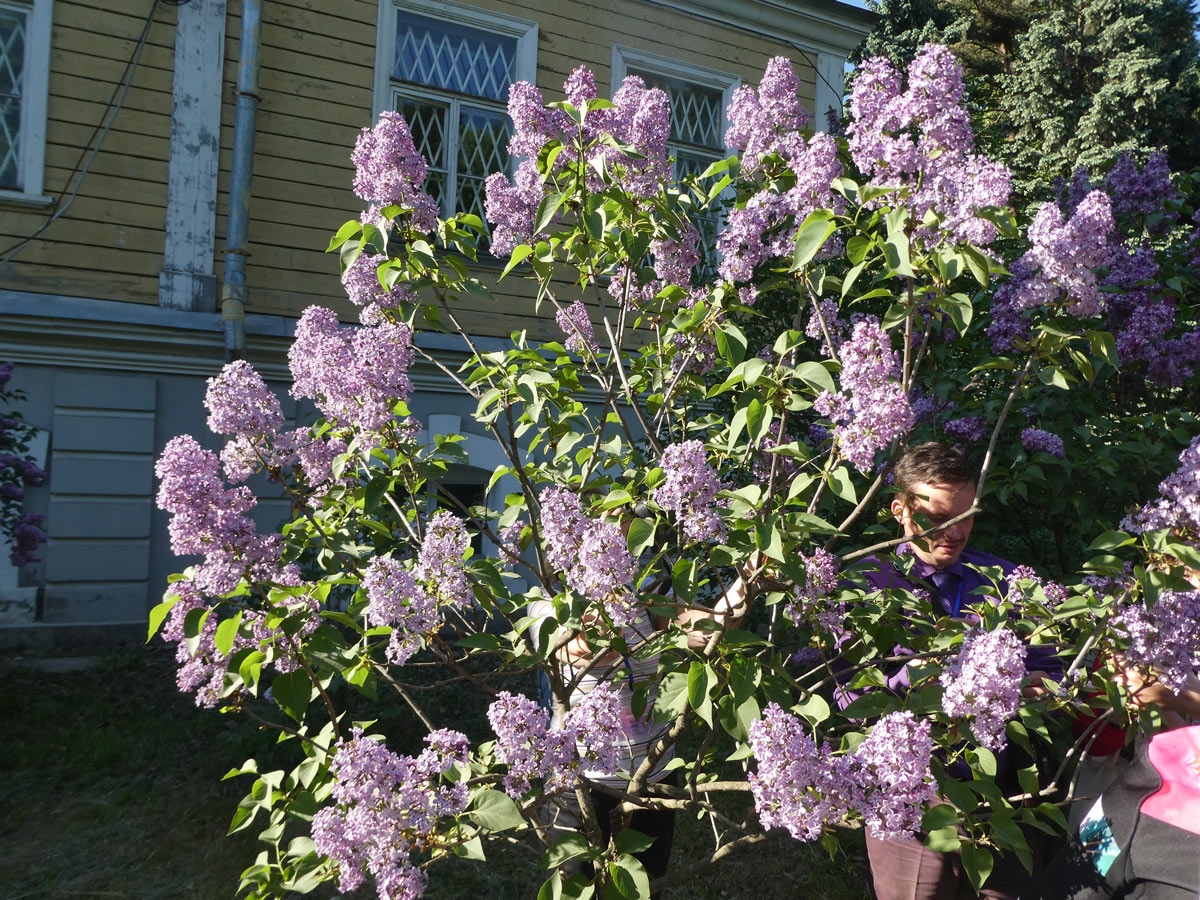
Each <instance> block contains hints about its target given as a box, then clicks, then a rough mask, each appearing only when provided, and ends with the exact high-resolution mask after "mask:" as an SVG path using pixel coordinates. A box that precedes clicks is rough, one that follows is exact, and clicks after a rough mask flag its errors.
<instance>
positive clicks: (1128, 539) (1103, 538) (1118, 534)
mask: <svg viewBox="0 0 1200 900" xmlns="http://www.w3.org/2000/svg"><path fill="white" fill-rule="evenodd" d="M1135 542H1136V541H1135V539H1134V538H1133V537H1132V536H1131V535H1128V534H1126V533H1125V532H1124V531H1106V532H1104V534H1102V535H1100V537H1098V538H1096V539H1095V540H1094V541H1092V542H1091V543H1090V544H1088V549H1089V550H1116V549H1117V548H1118V547H1127V546H1129V545H1130V544H1132V543H1135Z"/></svg>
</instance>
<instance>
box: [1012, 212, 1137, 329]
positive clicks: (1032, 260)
mask: <svg viewBox="0 0 1200 900" xmlns="http://www.w3.org/2000/svg"><path fill="white" fill-rule="evenodd" d="M1114 227H1115V225H1114V222H1113V217H1112V201H1111V200H1110V199H1109V196H1108V194H1106V193H1104V192H1103V191H1093V192H1092V193H1090V194H1088V195H1087V196H1086V197H1085V198H1084V199H1083V201H1082V202H1081V203H1080V204H1079V206H1078V207H1077V208H1076V209H1075V211H1074V212H1073V213H1072V214H1071V217H1070V218H1069V219H1065V220H1064V219H1063V214H1062V210H1061V209H1059V207H1058V204H1056V203H1045V204H1043V205H1042V207H1041V209H1039V210H1038V213H1037V215H1036V216H1034V220H1033V224H1032V225H1030V226H1029V240H1030V242H1031V243H1032V245H1033V246H1032V247H1030V249H1029V250H1028V251H1026V253H1025V254H1024V256H1022V257H1021V258H1020V263H1021V266H1022V270H1023V272H1024V273H1027V275H1026V277H1024V278H1023V279H1022V278H1014V283H1015V284H1016V290H1015V293H1014V294H1013V295H1012V297H1011V298H1010V299H1009V300H1008V302H1009V303H1011V304H1012V306H1014V307H1015V308H1016V309H1029V308H1032V307H1037V306H1046V305H1048V304H1051V303H1057V302H1063V303H1065V306H1066V308H1067V310H1068V311H1069V312H1070V313H1071V314H1073V315H1075V316H1078V317H1080V318H1089V317H1091V316H1095V315H1098V314H1099V313H1101V312H1103V311H1104V305H1105V304H1104V298H1103V297H1102V295H1101V294H1100V289H1099V286H1098V284H1097V280H1096V273H1095V269H1097V268H1099V267H1101V266H1104V265H1107V264H1108V263H1109V262H1110V261H1111V260H1112V258H1113V251H1112V245H1111V243H1110V242H1109V237H1110V235H1111V234H1112V232H1113V229H1114ZM1014 275H1016V270H1014Z"/></svg>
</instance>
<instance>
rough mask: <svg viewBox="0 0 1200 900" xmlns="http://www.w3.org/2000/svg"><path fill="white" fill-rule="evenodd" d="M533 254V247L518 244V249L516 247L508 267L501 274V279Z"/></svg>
mask: <svg viewBox="0 0 1200 900" xmlns="http://www.w3.org/2000/svg"><path fill="white" fill-rule="evenodd" d="M532 252H533V247H531V246H530V245H529V244H518V245H517V246H516V247H514V248H513V252H512V256H511V257H509V260H508V265H506V266H505V267H504V271H503V272H501V273H500V277H501V278H503V277H504V276H505V275H507V274H508V273H509V272H511V271H512V270H513V269H515V268H516V267H517V266H518V265H520V263H521V260H523V259H524V258H525V257H527V256H528V255H529V254H530V253H532Z"/></svg>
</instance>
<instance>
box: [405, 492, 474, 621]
mask: <svg viewBox="0 0 1200 900" xmlns="http://www.w3.org/2000/svg"><path fill="white" fill-rule="evenodd" d="M470 546H471V535H470V534H469V533H468V532H467V523H466V522H464V521H463V520H462V519H460V518H459V517H458V516H456V515H454V514H453V513H452V512H450V511H449V510H445V509H443V510H441V511H439V512H437V513H435V514H434V516H433V518H432V519H430V520H429V523H428V525H426V527H425V536H424V537H423V538H422V540H421V549H420V550H419V551H418V553H417V568H416V571H415V574H416V576H417V578H419V579H421V580H422V581H424V582H426V583H427V584H428V585H429V587H430V589H431V590H432V591H433V593H434V595H435V596H437V597H440V598H442V599H443V600H445V602H447V603H448V604H450V605H451V606H453V607H455V608H456V609H462V608H463V607H466V606H469V605H470V603H471V599H472V591H471V582H470V581H469V580H468V579H467V570H466V563H465V562H464V559H463V558H464V557H465V556H466V554H467V550H468V549H470Z"/></svg>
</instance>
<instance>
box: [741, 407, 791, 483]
mask: <svg viewBox="0 0 1200 900" xmlns="http://www.w3.org/2000/svg"><path fill="white" fill-rule="evenodd" d="M795 442H796V438H795V436H794V435H793V434H791V433H790V432H787V431H784V430H783V422H782V420H781V421H778V422H775V423H774V424H773V425H772V426H771V427H770V429H769V430H768V432H767V434H764V435H763V436H762V438H761V439H760V440H759V442H758V446H757V447H755V450H757V451H758V452H757V453H756V454H755V456H754V462H753V464H752V468H751V474H752V475H753V477H754V479H755V480H756V481H758V482H760V483H761V484H764V485H765V484H768V483H770V481H771V472H772V471H774V473H775V483H776V484H777V485H778V484H785V485H786V484H788V483H790V482H791V480H792V476H794V475H795V474H796V472H797V471H798V469H797V467H796V460H795V459H793V458H792V457H790V456H784V455H783V454H782V453H772V452H771V451H773V450H775V449H776V448H778V447H782V446H786V445H787V444H794V443H795Z"/></svg>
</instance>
